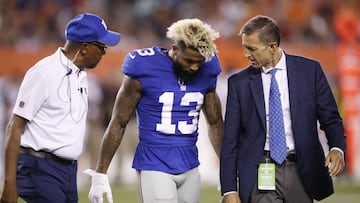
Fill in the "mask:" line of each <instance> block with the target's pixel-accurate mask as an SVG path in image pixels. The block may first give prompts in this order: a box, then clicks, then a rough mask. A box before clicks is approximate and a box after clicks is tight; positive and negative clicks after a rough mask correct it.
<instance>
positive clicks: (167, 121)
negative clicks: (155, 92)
mask: <svg viewBox="0 0 360 203" xmlns="http://www.w3.org/2000/svg"><path fill="white" fill-rule="evenodd" d="M203 99H204V96H203V95H202V94H201V93H200V92H187V93H185V95H184V96H183V97H182V98H181V103H180V105H181V106H189V105H190V103H191V102H196V107H195V109H192V110H189V113H188V116H190V117H192V118H193V119H192V123H190V124H188V123H187V122H186V121H178V123H177V124H178V129H179V131H180V132H181V133H183V134H191V133H194V132H195V131H196V130H197V126H198V125H197V124H198V121H199V112H200V109H201V106H202V104H203ZM159 102H160V103H162V104H163V107H162V111H161V123H158V124H156V130H157V131H160V132H162V133H166V134H174V133H175V130H176V125H175V124H172V123H171V120H172V108H173V104H174V93H173V92H164V93H163V94H162V95H161V96H160V97H159Z"/></svg>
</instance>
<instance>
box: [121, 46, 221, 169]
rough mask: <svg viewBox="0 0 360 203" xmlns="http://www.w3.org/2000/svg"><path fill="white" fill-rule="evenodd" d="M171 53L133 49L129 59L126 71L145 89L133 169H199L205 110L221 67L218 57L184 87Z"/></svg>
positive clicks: (150, 49) (139, 112)
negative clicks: (199, 141)
mask: <svg viewBox="0 0 360 203" xmlns="http://www.w3.org/2000/svg"><path fill="white" fill-rule="evenodd" d="M167 51H168V50H167V49H163V48H159V47H155V46H154V47H152V48H145V49H139V50H133V51H131V52H130V53H129V54H128V55H127V56H126V57H125V60H124V63H123V66H122V71H123V72H124V74H126V75H128V76H130V77H131V78H134V79H136V80H138V81H139V82H140V83H141V85H142V97H141V99H140V101H139V103H138V105H137V108H136V115H137V120H138V128H139V144H138V146H137V148H136V152H135V155H134V160H133V168H135V169H138V170H156V171H162V172H166V173H171V174H178V173H182V172H184V171H187V170H189V169H191V168H194V167H196V166H198V165H199V160H198V150H197V147H196V141H197V137H198V122H199V116H200V110H201V108H202V105H203V103H204V95H205V94H206V92H208V91H209V90H213V89H214V88H215V85H216V79H217V76H218V74H219V73H220V71H221V68H220V64H219V60H218V58H217V56H216V55H215V56H214V57H213V58H212V60H211V61H209V62H205V63H203V64H202V65H201V67H200V69H199V72H198V73H197V75H196V76H195V78H193V79H192V80H191V81H187V82H185V83H184V84H179V81H178V77H177V76H176V74H175V71H174V68H173V62H172V61H171V60H170V58H169V57H168V56H167V54H166V53H167Z"/></svg>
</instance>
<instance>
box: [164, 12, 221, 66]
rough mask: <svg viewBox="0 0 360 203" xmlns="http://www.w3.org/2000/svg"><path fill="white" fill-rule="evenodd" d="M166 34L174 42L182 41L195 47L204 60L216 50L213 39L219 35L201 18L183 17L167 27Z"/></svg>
mask: <svg viewBox="0 0 360 203" xmlns="http://www.w3.org/2000/svg"><path fill="white" fill-rule="evenodd" d="M166 36H167V37H168V38H170V39H172V40H174V41H175V42H180V41H182V42H184V43H185V45H186V47H192V48H195V49H196V50H197V51H198V52H199V53H200V54H201V55H202V56H204V57H205V61H210V60H211V58H212V57H213V55H214V53H215V52H217V49H216V44H215V43H214V40H215V39H217V38H219V37H220V34H219V32H217V31H215V30H214V29H212V28H211V26H210V25H208V24H206V23H204V22H202V21H201V20H199V19H197V18H194V19H183V20H179V21H177V22H175V23H173V24H172V25H171V26H170V27H168V31H167V33H166Z"/></svg>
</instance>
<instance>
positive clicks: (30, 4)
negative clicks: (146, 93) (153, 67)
mask: <svg viewBox="0 0 360 203" xmlns="http://www.w3.org/2000/svg"><path fill="white" fill-rule="evenodd" d="M342 8H347V9H350V10H353V11H354V13H355V14H356V15H357V16H356V17H357V18H358V19H360V13H359V12H358V11H359V10H360V1H359V0H342V1H338V0H0V48H1V46H14V47H16V49H18V50H20V51H21V50H27V49H30V50H36V49H37V48H40V47H41V46H43V45H45V44H56V45H59V46H62V44H63V43H64V40H65V38H64V30H65V26H66V23H67V22H68V21H69V20H70V19H71V18H72V17H73V16H75V15H77V14H79V13H83V12H90V13H95V14H97V15H99V16H101V17H102V18H104V20H105V21H106V22H107V26H108V27H109V28H111V29H112V30H116V31H118V32H120V33H121V34H122V39H121V43H120V44H121V46H130V47H148V46H152V45H158V46H163V45H164V46H165V45H166V44H167V43H168V41H167V40H166V37H165V33H166V28H167V27H168V26H169V25H170V24H171V23H173V22H174V21H175V20H177V19H180V18H195V17H196V18H200V19H202V20H204V21H205V22H207V23H209V24H210V25H212V26H213V27H214V28H215V29H216V30H218V31H220V34H221V38H220V40H223V41H229V42H232V41H234V40H236V42H235V41H234V43H239V39H238V35H237V34H238V32H239V29H240V27H241V26H242V25H243V23H244V22H245V21H247V20H248V19H249V18H250V17H253V16H254V15H257V14H263V15H268V16H271V17H273V18H274V19H275V20H277V22H278V23H279V25H280V28H281V32H282V40H283V41H285V42H287V43H292V42H301V43H333V44H335V43H336V42H337V41H338V39H339V38H338V33H337V32H336V30H335V28H334V18H335V16H336V14H337V11H339V10H341V9H342ZM357 36H358V39H359V38H360V31H359V30H358V31H357ZM0 57H1V56H0ZM2 68H6V67H2ZM13 71H14V74H10V75H7V76H1V75H0V115H1V116H0V136H1V137H3V136H2V135H3V133H4V130H3V129H4V127H5V124H6V122H7V119H8V116H9V115H10V113H11V110H12V105H13V102H14V101H15V99H16V94H17V88H18V85H19V84H20V81H21V79H22V76H19V75H18V74H16V73H15V72H16V70H13ZM229 74H231V73H230V72H224V73H222V75H221V76H220V77H219V84H218V88H219V93H220V94H221V95H222V96H221V98H222V99H223V101H222V102H223V104H225V100H224V99H225V98H226V82H227V77H228V75H229ZM90 77H94V78H93V79H89V82H92V83H91V84H90V86H91V87H90V89H92V91H91V92H90V95H89V102H90V103H89V105H90V108H89V122H90V124H91V125H89V126H90V127H91V129H89V135H90V137H89V143H88V145H89V147H87V148H88V149H89V151H88V153H84V156H87V158H86V159H85V160H86V161H87V162H88V163H86V164H84V165H86V166H84V167H88V166H90V167H94V165H95V163H94V160H95V159H96V156H97V151H96V150H95V149H97V148H98V145H99V143H100V139H101V136H102V133H103V131H104V128H105V126H106V125H107V122H108V121H109V118H110V115H111V111H112V105H113V101H114V99H115V96H116V93H117V90H118V88H119V86H120V84H121V80H122V75H121V74H119V73H118V72H117V73H109V77H108V78H107V79H106V80H102V81H99V80H97V78H96V76H95V75H90ZM224 89H225V91H224ZM129 131H131V132H129V133H133V132H134V131H136V124H135V121H132V123H131V124H130V127H129ZM125 138H126V139H130V140H129V141H128V142H125V143H127V144H124V145H122V146H120V149H121V150H123V151H122V152H121V153H128V152H129V151H131V150H130V149H133V148H134V147H135V144H136V139H137V138H136V136H125ZM1 145H3V140H0V149H2V148H3V147H2V146H1ZM90 149H91V150H90ZM0 157H1V156H0ZM122 157H124V156H122ZM125 158H126V157H125ZM128 161H129V160H128ZM130 161H131V160H130ZM1 162H2V160H0V163H1ZM121 162H122V161H119V163H121ZM129 165H130V164H129ZM129 165H127V166H128V167H127V168H129V169H130V167H129ZM1 173H2V171H1V170H0V179H1V176H2V174H1ZM117 175H119V174H115V176H117ZM123 178H124V177H123ZM125 178H126V177H125ZM115 179H116V180H119V179H118V178H115Z"/></svg>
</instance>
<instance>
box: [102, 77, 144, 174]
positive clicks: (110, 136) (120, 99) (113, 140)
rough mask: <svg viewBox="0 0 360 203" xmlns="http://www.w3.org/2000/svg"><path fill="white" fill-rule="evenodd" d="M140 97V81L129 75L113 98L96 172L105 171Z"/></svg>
mask: <svg viewBox="0 0 360 203" xmlns="http://www.w3.org/2000/svg"><path fill="white" fill-rule="evenodd" d="M140 98H141V83H140V82H139V81H138V80H136V79H133V78H131V77H129V76H126V75H125V77H124V80H123V83H122V85H121V88H120V90H119V91H118V94H117V96H116V99H115V104H114V108H113V112H112V116H111V120H110V122H109V125H108V127H107V129H106V131H105V134H104V137H103V140H102V143H101V148H100V157H99V160H98V163H97V166H96V172H98V173H106V171H107V169H108V167H109V165H110V162H111V160H112V158H113V156H114V154H115V152H116V150H117V148H118V147H119V145H120V143H121V140H122V138H123V135H124V132H125V128H126V125H127V124H128V122H129V120H130V119H131V117H132V115H133V113H134V112H135V109H136V106H137V104H138V102H139V100H140Z"/></svg>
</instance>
